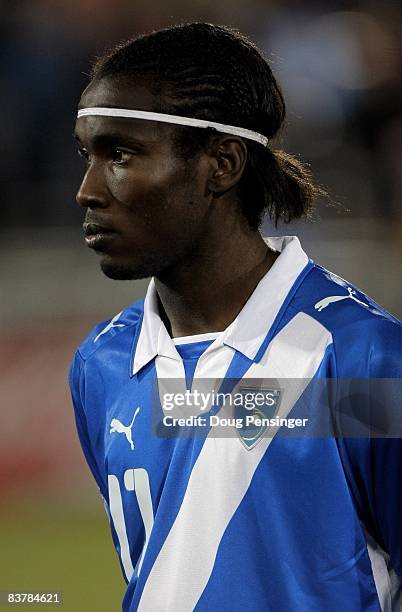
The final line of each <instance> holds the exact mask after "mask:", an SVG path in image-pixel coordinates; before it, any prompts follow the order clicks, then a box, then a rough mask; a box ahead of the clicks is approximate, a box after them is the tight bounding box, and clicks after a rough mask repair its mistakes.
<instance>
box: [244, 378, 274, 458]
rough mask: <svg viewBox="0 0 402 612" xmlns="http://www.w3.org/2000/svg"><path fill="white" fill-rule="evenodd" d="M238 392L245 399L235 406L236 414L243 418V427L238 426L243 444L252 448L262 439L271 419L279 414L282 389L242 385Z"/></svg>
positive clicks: (249, 448)
mask: <svg viewBox="0 0 402 612" xmlns="http://www.w3.org/2000/svg"><path fill="white" fill-rule="evenodd" d="M237 393H238V394H240V396H241V397H242V399H243V402H242V404H241V405H240V404H239V405H237V406H235V416H236V418H238V419H241V422H242V427H241V428H237V429H236V431H237V433H238V434H239V437H240V440H241V441H242V443H243V445H244V446H245V447H246V448H247V449H248V450H251V449H252V448H254V447H255V446H256V445H257V444H258V442H259V441H260V440H261V439H262V437H263V435H264V432H265V431H266V429H267V427H268V424H269V422H268V421H269V419H272V418H274V417H275V416H276V415H277V414H278V410H279V406H280V402H281V390H280V388H279V386H278V387H270V388H261V387H251V386H250V387H245V386H244V387H240V388H239V389H237Z"/></svg>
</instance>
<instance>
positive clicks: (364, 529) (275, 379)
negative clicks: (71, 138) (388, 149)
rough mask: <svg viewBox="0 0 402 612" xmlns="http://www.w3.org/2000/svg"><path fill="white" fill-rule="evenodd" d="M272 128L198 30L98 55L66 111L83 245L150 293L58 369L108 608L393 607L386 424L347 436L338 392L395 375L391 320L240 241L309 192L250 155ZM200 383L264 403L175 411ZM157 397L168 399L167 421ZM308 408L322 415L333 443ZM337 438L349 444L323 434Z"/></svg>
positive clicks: (236, 63) (397, 539)
mask: <svg viewBox="0 0 402 612" xmlns="http://www.w3.org/2000/svg"><path fill="white" fill-rule="evenodd" d="M284 116H285V106H284V101H283V98H282V94H281V92H280V90H279V88H278V86H277V83H276V81H275V79H274V77H273V75H272V72H271V70H270V68H269V66H268V64H267V63H266V61H265V60H264V58H263V57H262V55H261V53H260V52H259V51H258V49H257V48H256V47H255V46H254V45H253V44H252V43H250V42H249V41H248V40H247V39H246V38H244V37H242V36H241V35H239V34H238V33H236V32H234V31H232V30H230V29H229V28H224V27H218V26H212V25H210V24H188V25H184V26H178V27H173V28H168V29H167V30H162V31H158V32H154V33H153V34H150V35H147V36H143V37H140V38H137V39H134V40H133V41H130V42H129V43H127V44H126V45H123V46H121V47H118V48H117V49H116V50H114V51H113V52H112V53H111V54H109V55H107V56H105V57H104V58H102V59H101V60H99V61H98V63H97V64H96V65H95V68H94V70H93V73H92V78H91V81H90V83H89V85H88V87H87V88H86V90H85V91H84V93H83V95H82V97H81V100H80V105H79V113H78V118H77V123H76V137H77V140H78V145H79V151H80V153H81V155H82V156H83V157H84V158H85V159H86V161H87V168H86V173H85V176H84V179H83V182H82V184H81V186H80V189H79V191H78V194H77V202H78V204H79V205H80V206H82V207H83V208H84V209H85V210H86V218H85V223H84V230H85V235H86V242H87V244H88V246H89V247H91V248H93V249H94V250H95V252H96V253H97V255H98V256H99V260H100V265H101V268H102V270H103V271H104V273H105V274H106V275H107V276H109V277H110V278H114V279H138V278H145V277H153V278H152V280H151V282H150V285H149V288H148V291H147V295H146V298H145V301H144V302H143V301H140V302H137V303H136V304H133V305H132V306H130V307H128V308H127V309H125V310H123V311H122V312H121V313H119V314H118V315H116V316H115V317H113V319H111V320H110V321H106V322H104V323H102V324H100V325H98V326H96V327H95V329H94V330H93V331H92V332H91V334H89V336H88V337H87V338H86V340H85V341H84V342H83V344H82V345H81V346H80V348H79V349H78V350H77V353H76V355H75V358H74V361H73V363H72V367H71V374H70V383H71V389H72V395H73V400H74V407H75V414H76V421H77V427H78V432H79V436H80V440H81V444H82V447H83V451H84V453H85V456H86V458H87V461H88V463H89V466H90V468H91V470H92V473H93V475H94V477H95V479H96V481H97V484H98V486H99V488H100V491H101V494H102V496H103V497H104V499H105V502H106V507H107V509H108V512H109V515H110V523H111V530H112V535H113V539H114V543H115V546H116V549H117V552H118V554H119V557H120V561H121V565H122V569H123V572H124V575H125V578H126V580H127V583H128V588H127V591H126V594H125V597H124V601H123V609H124V610H141V611H143V610H145V611H152V612H154V611H159V610H160V611H164V612H165V611H174V612H187V611H190V610H200V611H204V610H213V609H218V610H231V611H244V610H261V611H263V610H264V611H265V610H268V611H273V612H276V611H278V610H281V611H286V612H288V611H289V612H293V611H294V610H302V611H303V612H311V611H315V612H318V611H325V612H327V611H331V612H335V611H336V612H338V611H339V610H343V609H347V610H353V611H354V612H355V611H356V612H357V611H360V610H364V611H370V612H371V611H374V610H375V611H379V610H397V609H399V608H398V597H399V596H400V591H401V587H400V580H401V579H402V550H401V549H402V529H401V527H402V526H401V519H400V517H401V512H402V499H401V486H400V485H401V482H402V474H401V470H402V461H401V458H402V453H401V443H400V440H399V439H397V438H396V439H395V438H392V437H391V435H389V434H390V432H389V427H388V428H386V434H387V435H386V436H383V438H382V439H381V438H378V437H375V438H374V437H373V439H370V437H369V436H367V435H366V436H363V435H361V431H362V430H364V431H366V430H365V429H364V427H363V425H364V423H363V424H362V421H364V420H365V419H364V418H363V417H362V413H361V412H359V411H360V408H361V410H363V411H364V410H365V407H366V400H367V398H368V397H369V396H368V395H365V389H363V391H362V392H360V391H361V390H360V387H359V394H355V397H356V398H360V399H358V400H356V401H355V402H352V404H353V406H352V411H351V412H350V408H351V406H350V404H351V402H350V401H349V400H350V394H349V395H348V394H346V396H345V397H344V396H343V394H342V389H341V386H340V385H339V384H338V382H339V381H341V380H343V379H345V380H349V381H350V380H351V379H353V380H358V379H361V380H363V381H368V380H369V381H372V380H374V379H385V378H386V379H397V378H398V377H400V376H401V369H400V367H401V364H400V359H399V358H398V357H400V346H401V343H400V340H401V337H402V333H401V326H400V324H399V323H398V322H397V321H396V319H394V318H393V317H392V316H391V315H389V314H388V313H386V312H385V311H384V310H383V309H381V308H380V307H379V306H378V305H376V304H375V303H374V302H373V301H372V300H370V298H368V297H367V296H365V295H364V294H362V293H361V292H360V291H358V290H357V289H355V288H353V287H352V286H351V285H350V284H349V283H346V282H345V281H344V280H342V279H340V278H339V277H336V276H335V275H333V274H331V273H330V272H328V271H326V270H324V269H323V268H321V267H319V266H317V265H316V264H314V263H313V262H312V261H310V260H309V259H308V257H307V256H306V254H305V253H304V251H303V250H302V248H301V246H300V244H299V242H298V240H297V238H294V237H293V238H292V237H284V238H271V239H267V240H265V241H264V240H263V238H262V236H261V234H260V233H259V231H258V228H259V225H260V222H261V219H262V216H263V214H264V213H265V212H268V214H269V215H270V217H271V219H273V220H274V221H277V220H278V219H284V220H285V221H290V220H292V219H296V218H298V217H301V216H303V215H307V214H308V213H309V211H310V209H311V203H312V199H313V197H314V196H315V195H316V194H317V192H318V189H317V188H316V187H315V186H314V184H313V182H312V179H311V177H310V174H309V173H308V171H306V169H305V168H304V167H303V166H302V165H301V164H300V163H299V162H297V161H296V160H294V159H293V158H291V157H290V156H288V155H286V154H285V153H283V152H274V151H273V150H272V149H271V146H270V141H271V139H272V138H273V137H274V136H275V134H276V133H277V132H278V130H279V128H280V127H281V125H282V123H283V120H284ZM334 379H336V381H337V385H335V387H331V388H330V389H327V388H325V389H324V391H325V394H324V396H325V397H327V399H328V397H329V398H330V399H329V400H328V401H325V402H323V401H322V397H323V394H322V391H323V389H322V388H320V387H319V383H320V381H321V382H324V383H325V381H327V380H334ZM169 381H173V383H174V384H171V385H170V386H169ZM201 381H210V382H211V384H213V385H214V386H213V391H217V392H219V390H223V391H225V392H226V391H229V393H231V392H232V393H233V395H234V393H235V391H237V392H238V393H239V394H240V396H241V397H245V395H244V392H245V390H246V391H249V392H250V393H251V396H252V397H254V396H255V398H257V395H258V393H260V394H262V396H263V398H264V399H263V402H262V404H261V403H258V404H257V401H256V402H255V405H254V408H253V410H252V414H251V416H250V415H249V416H250V419H251V420H250V422H247V424H246V425H244V417H245V415H246V411H245V410H244V406H243V405H241V404H239V405H238V406H237V407H236V405H235V406H234V407H232V408H230V410H232V412H230V410H229V412H228V413H227V412H224V410H226V407H225V406H223V405H222V403H220V401H215V399H214V398H212V399H211V397H212V396H208V401H206V402H205V404H204V405H202V406H200V404H197V405H196V406H195V408H196V409H195V410H194V403H193V404H192V405H190V404H191V402H190V400H191V399H194V396H191V395H189V394H188V393H187V395H186V392H189V391H191V392H193V391H194V389H196V390H198V388H201V387H200V385H201ZM231 381H233V384H232V382H231ZM313 383H316V385H314V384H313ZM317 384H318V387H317ZM363 387H364V384H363ZM155 388H156V391H155ZM167 389H168V390H170V391H172V389H173V393H170V394H169V398H168V399H169V400H172V401H173V403H174V398H175V397H176V396H175V394H176V395H177V396H178V395H181V398H182V399H183V397H184V398H185V401H184V404H185V405H184V406H183V401H181V402H180V406H181V408H180V410H179V413H180V414H181V415H182V416H183V418H184V421H185V423H184V426H183V427H181V423H180V422H174V423H173V417H171V416H170V415H171V414H172V413H171V412H170V408H171V406H169V405H168V403H166V401H165V400H166V398H167V397H168V396H167V394H165V391H166V390H167ZM179 391H180V392H181V394H179ZM198 397H201V395H200V393H199V395H198ZM202 397H204V396H202ZM205 397H207V396H205ZM231 397H232V396H231ZM362 397H363V400H362V399H361V398H362ZM306 398H308V401H307V400H306ZM331 398H332V399H331ZM186 402H187V404H186ZM177 403H178V405H179V402H177ZM195 403H196V402H195ZM329 404H331V405H333V406H338V408H339V406H342V409H341V410H339V411H338V412H339V414H336V415H335V417H334V418H335V421H336V423H335V426H334V429H332V426H333V422H332V420H331V419H332V418H333V416H334V415H332V416H331V417H328V414H329V412H328V413H327V412H326V409H327V407H328V405H329ZM356 407H357V412H358V414H357V419H356V418H355V417H356V414H355V413H354V412H353V411H354V410H355V409H356ZM385 410H388V404H387V403H386V407H385ZM175 414H177V413H175ZM189 414H191V416H192V417H194V418H195V419H196V417H197V416H198V417H200V416H201V417H202V418H204V419H205V423H206V424H205V423H204V422H202V421H201V420H198V421H197V422H196V424H197V426H196V427H193V428H192V426H191V424H190V425H189V423H188V422H187V421H186V419H185V417H186V415H189ZM222 414H224V415H229V416H236V415H240V426H238V425H237V421H236V420H230V419H229V418H227V419H226V421H224V419H221V420H219V417H220V415H222ZM381 414H382V415H383V412H381ZM206 415H208V416H209V417H215V419H216V424H217V427H215V421H212V418H210V419H209V420H207V419H206ZM301 416H302V417H306V418H299V419H297V420H298V427H305V429H304V431H303V432H302V433H300V432H299V433H298V434H297V435H296V436H290V435H287V434H286V429H287V428H291V427H293V426H294V425H295V422H296V417H301ZM387 416H389V415H388V412H387ZM260 417H261V418H260ZM265 417H267V418H268V417H272V422H271V421H270V422H269V423H268V421H267V424H266V422H265V421H264V418H265ZM288 417H289V419H288ZM290 417H292V419H293V420H292V419H290ZM390 418H391V420H392V419H393V418H394V414H393V413H390ZM275 419H280V420H276V421H275ZM350 422H352V423H353V426H352V428H351V429H352V430H353V432H354V434H355V436H354V437H350V430H349V436H348V435H346V436H344V437H337V436H335V435H327V433H328V432H330V433H332V434H333V433H334V431H335V430H336V431H338V429H339V428H340V429H342V431H344V430H345V427H350ZM356 422H358V427H357V429H356V428H355V429H353V427H355V425H356ZM227 423H229V425H228V424H227ZM272 423H273V424H272ZM345 423H346V425H345ZM392 423H393V425H394V424H395V421H392ZM171 425H174V427H173V429H169V427H171ZM369 425H370V423H369ZM360 426H361V427H360ZM359 427H360V429H359ZM270 428H271V429H270ZM337 428H338V429H337ZM369 429H370V431H369V435H370V433H371V429H372V428H369ZM377 430H378V428H377ZM289 431H291V429H289ZM324 431H325V434H323V432H324ZM384 431H385V430H384V428H381V426H380V432H382V433H384ZM169 432H170V433H169ZM267 432H270V433H269V435H267ZM284 432H285V433H284ZM356 432H357V433H356ZM346 433H347V432H346ZM384 437H385V439H384Z"/></svg>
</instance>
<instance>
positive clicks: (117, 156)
mask: <svg viewBox="0 0 402 612" xmlns="http://www.w3.org/2000/svg"><path fill="white" fill-rule="evenodd" d="M133 155H134V152H133V151H127V150H125V149H119V148H117V147H116V148H115V149H112V160H113V163H114V164H117V165H118V166H123V165H124V164H126V163H127V162H129V161H130V159H131V157H132V156H133Z"/></svg>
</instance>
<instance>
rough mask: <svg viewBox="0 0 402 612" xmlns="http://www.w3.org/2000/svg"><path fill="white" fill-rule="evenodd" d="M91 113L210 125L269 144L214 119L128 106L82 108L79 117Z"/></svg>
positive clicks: (245, 131) (221, 130) (203, 126)
mask: <svg viewBox="0 0 402 612" xmlns="http://www.w3.org/2000/svg"><path fill="white" fill-rule="evenodd" d="M89 115H96V116H98V117H99V116H100V117H122V118H124V119H146V120H148V121H162V122H163V123H176V124H178V125H190V126H193V127H200V128H208V127H210V128H214V129H215V130H217V131H218V132H223V134H233V135H234V136H242V137H243V138H248V139H249V140H255V141H256V142H259V143H260V144H262V145H264V147H266V146H267V144H268V138H267V137H266V136H263V135H262V134H259V133H258V132H253V131H252V130H246V129H245V128H241V127H236V126H234V125H225V124H224V123H215V122H214V121H205V120H204V119H194V118H192V117H180V116H179V115H166V114H164V113H151V112H149V111H141V110H131V109H128V108H106V107H101V106H94V107H93V108H81V109H80V110H79V111H78V115H77V117H78V119H79V118H80V117H88V116H89Z"/></svg>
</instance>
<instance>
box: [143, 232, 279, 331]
mask: <svg viewBox="0 0 402 612" xmlns="http://www.w3.org/2000/svg"><path fill="white" fill-rule="evenodd" d="M236 230H237V231H236ZM214 233H216V235H213V234H214ZM222 236H227V237H228V238H227V239H226V240H224V239H222ZM276 257H277V253H275V252H273V251H271V250H270V249H269V248H268V246H267V245H266V243H265V242H264V240H263V239H262V236H261V235H260V233H259V232H256V231H251V230H245V229H244V226H240V227H239V228H234V227H232V228H231V231H230V232H227V231H225V230H224V231H222V228H221V229H220V231H219V232H218V231H216V232H212V235H211V233H210V234H209V238H208V240H203V241H202V244H201V245H200V246H199V247H198V248H197V249H195V251H194V253H192V255H191V256H190V257H189V258H187V259H186V261H185V263H184V264H183V265H180V266H176V267H175V269H174V270H169V271H168V272H167V273H164V274H162V275H160V276H159V277H158V278H155V286H156V289H157V292H158V296H159V308H160V313H161V317H162V320H163V321H164V323H165V325H166V328H167V330H168V332H169V333H170V335H171V336H172V337H180V336H188V335H194V334H202V333H208V332H219V331H223V330H224V329H226V327H227V326H228V325H230V323H231V322H232V321H233V320H234V319H235V318H236V316H237V315H238V314H239V312H240V311H241V309H242V308H243V306H244V304H245V303H246V302H247V300H248V298H249V297H250V295H251V294H252V293H253V291H254V289H255V287H256V286H257V284H258V283H259V281H260V280H261V279H262V277H263V276H264V275H265V274H266V273H267V271H268V270H269V269H270V267H271V266H272V265H273V263H274V261H275V259H276Z"/></svg>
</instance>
